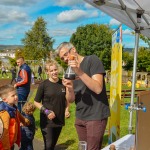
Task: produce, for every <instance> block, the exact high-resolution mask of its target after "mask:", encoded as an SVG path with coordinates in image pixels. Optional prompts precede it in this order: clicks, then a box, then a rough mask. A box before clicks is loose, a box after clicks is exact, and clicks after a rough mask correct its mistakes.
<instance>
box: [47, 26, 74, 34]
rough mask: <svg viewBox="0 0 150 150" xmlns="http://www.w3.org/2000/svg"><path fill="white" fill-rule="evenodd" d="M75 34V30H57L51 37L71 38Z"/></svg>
mask: <svg viewBox="0 0 150 150" xmlns="http://www.w3.org/2000/svg"><path fill="white" fill-rule="evenodd" d="M74 32H75V30H71V29H67V28H65V29H64V28H63V29H57V30H52V31H50V35H52V36H70V35H72V34H73V33H74Z"/></svg>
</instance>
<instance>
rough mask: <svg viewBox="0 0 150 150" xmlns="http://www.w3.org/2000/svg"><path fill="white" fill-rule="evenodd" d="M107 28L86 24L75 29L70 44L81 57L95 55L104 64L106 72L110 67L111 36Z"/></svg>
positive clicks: (110, 31)
mask: <svg viewBox="0 0 150 150" xmlns="http://www.w3.org/2000/svg"><path fill="white" fill-rule="evenodd" d="M111 34H112V30H111V29H110V28H109V26H106V25H98V24H88V25H85V26H80V27H78V28H77V30H76V32H75V33H74V34H72V36H71V38H70V42H71V43H72V44H73V45H74V46H75V47H76V49H77V50H78V52H79V54H81V55H83V56H84V55H92V54H96V55H97V56H98V57H99V58H100V59H101V60H102V61H103V64H104V67H105V69H106V70H109V69H110V67H111V65H110V63H111V38H112V36H111Z"/></svg>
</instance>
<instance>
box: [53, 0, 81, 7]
mask: <svg viewBox="0 0 150 150" xmlns="http://www.w3.org/2000/svg"><path fill="white" fill-rule="evenodd" d="M54 3H55V4H56V5H58V6H73V5H77V4H81V3H83V0H57V1H56V0H54Z"/></svg>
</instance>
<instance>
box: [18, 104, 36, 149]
mask: <svg viewBox="0 0 150 150" xmlns="http://www.w3.org/2000/svg"><path fill="white" fill-rule="evenodd" d="M34 111H35V106H34V104H33V103H31V102H26V103H25V104H24V106H23V108H22V112H23V116H24V117H25V118H28V119H29V120H30V125H29V126H28V127H25V126H21V148H20V150H33V139H34V134H35V119H34V116H33V113H34Z"/></svg>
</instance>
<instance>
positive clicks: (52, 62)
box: [44, 60, 58, 72]
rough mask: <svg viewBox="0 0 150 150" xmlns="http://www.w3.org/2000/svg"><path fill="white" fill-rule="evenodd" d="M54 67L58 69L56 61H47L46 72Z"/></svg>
mask: <svg viewBox="0 0 150 150" xmlns="http://www.w3.org/2000/svg"><path fill="white" fill-rule="evenodd" d="M53 65H55V66H56V67H57V68H58V64H57V63H56V62H55V61H52V60H50V61H47V62H46V63H45V68H44V69H45V71H46V72H47V71H48V70H49V68H50V66H53Z"/></svg>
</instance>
